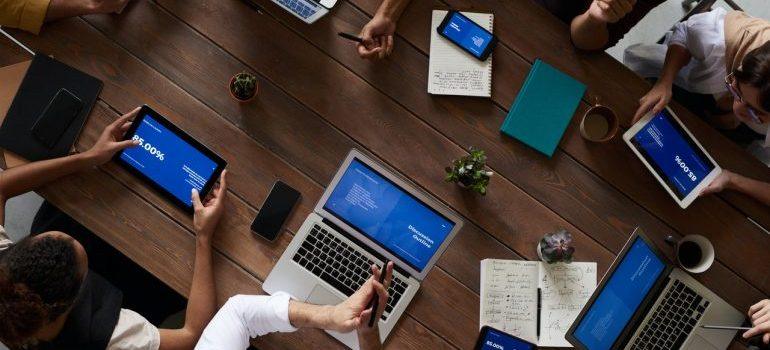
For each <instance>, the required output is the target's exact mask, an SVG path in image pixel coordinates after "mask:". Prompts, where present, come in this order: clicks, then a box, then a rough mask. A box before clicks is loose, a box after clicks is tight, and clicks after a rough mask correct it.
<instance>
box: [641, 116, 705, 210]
mask: <svg viewBox="0 0 770 350" xmlns="http://www.w3.org/2000/svg"><path fill="white" fill-rule="evenodd" d="M631 142H632V143H633V144H634V146H636V148H637V149H638V150H639V152H640V153H641V154H642V156H644V158H645V159H646V160H647V162H648V163H649V164H650V165H651V166H652V167H653V169H655V172H656V173H658V175H659V176H660V177H661V178H662V179H663V181H665V182H666V184H668V187H669V188H671V189H672V190H673V191H674V193H675V194H676V196H677V198H679V199H680V200H683V199H684V198H685V197H687V196H688V195H689V194H690V192H692V190H693V189H694V188H695V187H697V186H698V184H700V183H701V181H703V179H704V178H705V177H706V175H708V174H709V173H711V171H712V170H714V168H715V167H716V164H714V163H713V162H711V160H710V159H709V158H708V156H706V154H705V153H704V152H703V151H702V150H701V148H700V147H698V145H697V144H696V143H695V142H694V141H693V140H692V139H691V138H690V136H689V135H688V134H687V132H686V131H685V130H684V129H683V128H682V126H681V125H680V124H679V123H678V122H677V121H676V120H674V118H673V117H672V116H671V114H670V112H669V111H668V110H667V109H664V110H662V111H660V112H658V114H656V115H655V116H653V117H652V119H650V121H649V122H647V124H646V125H645V126H643V127H642V128H641V129H640V130H639V132H637V133H636V135H634V136H633V138H631Z"/></svg>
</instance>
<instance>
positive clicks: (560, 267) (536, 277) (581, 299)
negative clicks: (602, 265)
mask: <svg viewBox="0 0 770 350" xmlns="http://www.w3.org/2000/svg"><path fill="white" fill-rule="evenodd" d="M595 288H596V263H593V262H573V263H571V264H564V263H556V264H547V263H543V262H539V261H519V260H500V259H485V260H482V261H481V307H480V317H479V320H480V325H479V328H481V327H483V326H491V327H494V328H497V329H499V330H502V331H504V332H508V333H510V334H513V335H515V336H517V337H520V338H522V339H524V340H527V341H529V342H532V343H534V344H537V345H538V346H542V347H572V345H570V343H569V342H568V341H567V340H566V339H564V335H565V334H567V330H568V329H569V327H570V325H571V324H572V322H573V321H574V320H575V318H576V317H577V315H578V314H579V313H580V310H581V309H582V308H583V306H584V305H585V303H586V302H587V301H588V299H589V298H590V297H591V294H592V293H593V291H594V289H595ZM538 306H540V307H538ZM538 309H539V310H538Z"/></svg>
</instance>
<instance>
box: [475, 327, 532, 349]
mask: <svg viewBox="0 0 770 350" xmlns="http://www.w3.org/2000/svg"><path fill="white" fill-rule="evenodd" d="M480 345H481V346H480V347H479V348H478V349H477V350H534V349H535V346H534V345H532V344H530V343H527V342H525V341H523V340H519V339H516V338H514V337H512V336H510V335H508V334H506V333H503V332H500V331H498V330H496V329H489V330H488V331H487V334H486V336H485V337H484V339H482V340H481V343H480Z"/></svg>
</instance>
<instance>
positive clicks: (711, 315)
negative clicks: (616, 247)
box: [566, 228, 744, 350]
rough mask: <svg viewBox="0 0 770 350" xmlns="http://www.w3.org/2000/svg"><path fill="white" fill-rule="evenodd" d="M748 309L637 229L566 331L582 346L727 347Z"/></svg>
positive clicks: (716, 349)
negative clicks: (677, 263) (705, 282)
mask: <svg viewBox="0 0 770 350" xmlns="http://www.w3.org/2000/svg"><path fill="white" fill-rule="evenodd" d="M743 320H744V315H743V314H742V313H741V312H739V311H738V310H736V309H735V308H733V307H732V306H730V305H729V304H727V303H726V302H725V301H724V300H722V298H720V297H719V296H717V295H716V294H714V293H713V292H712V291H710V290H709V289H708V288H706V287H705V286H703V285H702V284H700V283H699V282H698V281H696V280H695V279H694V278H692V277H691V276H690V275H688V274H687V273H685V272H684V271H682V270H680V269H679V268H675V267H673V266H672V265H671V264H670V263H668V261H667V260H666V258H665V256H664V255H663V254H661V253H660V252H659V251H658V250H657V249H656V248H655V246H654V245H653V244H652V243H651V242H650V240H649V239H647V237H645V236H644V234H643V233H642V232H641V229H638V228H637V229H636V230H635V231H634V233H633V234H632V235H631V238H630V239H629V240H628V242H627V243H626V246H625V247H624V248H623V251H622V252H621V253H620V254H618V257H617V258H616V259H615V261H614V262H613V263H612V266H610V268H609V270H607V273H606V274H605V275H604V277H603V278H602V281H601V283H600V284H599V286H598V287H597V288H596V290H595V291H594V293H593V295H592V296H591V299H589V301H588V302H587V303H586V305H585V307H584V308H583V310H582V311H581V312H580V314H579V315H578V317H577V318H576V319H575V321H574V322H573V323H572V326H571V327H570V329H569V331H567V336H566V338H567V340H568V341H569V342H570V343H572V345H574V346H575V348H577V349H588V350H599V349H666V350H668V349H692V350H723V349H727V347H728V345H729V344H730V342H731V341H732V339H733V337H734V336H735V333H736V331H726V330H711V329H704V328H701V325H705V324H709V325H724V326H740V325H741V324H742V323H743Z"/></svg>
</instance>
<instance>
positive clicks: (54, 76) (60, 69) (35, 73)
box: [0, 54, 102, 161]
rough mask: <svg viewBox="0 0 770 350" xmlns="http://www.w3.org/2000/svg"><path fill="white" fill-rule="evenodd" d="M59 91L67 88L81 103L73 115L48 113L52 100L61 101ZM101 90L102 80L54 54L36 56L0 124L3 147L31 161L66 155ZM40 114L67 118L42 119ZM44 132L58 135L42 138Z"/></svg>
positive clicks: (0, 137)
mask: <svg viewBox="0 0 770 350" xmlns="http://www.w3.org/2000/svg"><path fill="white" fill-rule="evenodd" d="M60 90H66V91H67V92H68V93H71V94H72V95H73V96H74V97H76V98H77V99H78V100H80V102H81V103H82V105H81V106H80V107H81V108H79V110H75V111H74V112H73V113H75V114H74V116H73V115H65V114H66V113H65V114H57V113H50V111H49V113H45V112H46V109H47V107H48V106H49V105H50V104H51V103H52V102H53V103H60V102H58V100H59V98H57V99H54V97H57V94H59V97H61V94H60ZM101 90H102V82H101V80H99V79H96V78H94V77H92V76H90V75H88V74H86V73H83V72H81V71H79V70H77V69H75V68H72V67H70V66H68V65H66V64H64V63H61V62H59V61H57V60H55V59H53V58H51V57H48V56H45V55H42V54H38V55H35V58H34V59H33V60H32V63H31V65H30V67H29V69H28V70H27V75H26V76H24V80H23V81H22V83H21V86H19V91H18V92H17V93H16V97H15V98H14V99H13V102H12V103H11V107H10V108H9V109H8V114H7V115H6V117H5V121H4V122H3V125H2V127H0V148H4V149H6V150H8V151H11V152H13V153H16V154H17V155H19V156H21V157H23V158H26V159H27V160H29V161H38V160H44V159H51V158H57V157H62V156H65V155H67V154H68V153H69V152H70V150H71V149H72V145H73V144H74V143H75V140H76V139H77V137H78V135H80V131H81V129H82V128H83V125H84V124H85V121H86V119H87V118H88V115H89V114H90V113H91V108H93V106H94V104H95V103H96V99H97V97H98V96H99V92H101ZM69 110H72V108H70V109H69ZM41 117H42V118H66V120H42V119H41ZM36 125H37V127H36ZM40 125H48V126H57V129H59V128H60V129H61V130H40ZM43 133H45V134H48V135H52V134H56V135H53V136H55V137H50V136H48V137H45V138H41V137H40V135H41V134H43ZM46 141H47V142H46Z"/></svg>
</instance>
